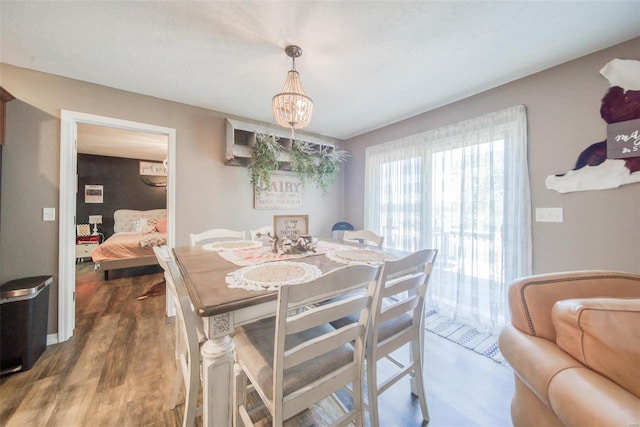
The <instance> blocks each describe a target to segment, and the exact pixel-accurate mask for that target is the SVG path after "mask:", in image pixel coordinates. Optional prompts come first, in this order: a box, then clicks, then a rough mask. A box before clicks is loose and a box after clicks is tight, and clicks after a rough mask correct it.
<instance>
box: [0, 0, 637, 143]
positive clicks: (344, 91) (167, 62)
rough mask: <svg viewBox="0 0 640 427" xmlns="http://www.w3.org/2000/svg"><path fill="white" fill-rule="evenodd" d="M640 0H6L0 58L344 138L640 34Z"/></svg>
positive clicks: (0, 9)
mask: <svg viewBox="0 0 640 427" xmlns="http://www.w3.org/2000/svg"><path fill="white" fill-rule="evenodd" d="M638 22H640V3H639V2H638V1H629V2H626V1H580V2H568V1H551V2H544V1H531V2H530V1H508V2H501V1H438V2H436V1H420V2H418V1H377V2H371V1H359V2H355V1H296V2H293V1H255V2H249V1H225V2H221V1H203V2H197V1H190V2H183V1H162V2H160V1H145V2H102V1H90V2H89V1H86V2H78V1H72V2H69V1H47V2H32V1H19V2H14V1H7V0H2V1H1V2H0V35H1V41H0V61H2V62H4V63H8V64H12V65H16V66H19V67H25V68H30V69H34V70H38V71H44V72H47V73H52V74H57V75H61V76H65V77H69V78H73V79H78V80H83V81H87V82H92V83H97V84H100V85H104V86H109V87H113V88H118V89H123V90H127V91H131V92H136V93H140V94H145V95H150V96H154V97H158V98H163V99H168V100H172V101H177V102H181V103H185V104H189V105H194V106H199V107H204V108H208V109H211V110H216V111H220V112H223V113H225V114H230V115H235V116H240V117H244V118H248V119H252V120H258V121H262V122H267V123H272V122H273V117H272V113H271V98H272V97H273V95H275V94H276V93H278V92H280V90H281V89H282V85H283V83H284V80H285V77H286V73H287V71H288V70H289V68H290V66H291V61H290V59H289V58H288V57H287V56H286V55H285V53H284V47H285V46H286V45H288V44H297V45H299V46H301V47H302V49H303V51H304V54H303V55H302V57H300V58H299V59H298V60H297V61H296V66H297V67H296V68H297V69H298V71H299V72H300V76H301V79H302V82H303V84H304V87H305V90H306V92H307V94H308V95H309V96H310V97H311V98H313V100H314V101H315V109H314V116H313V118H312V121H311V124H310V125H309V126H308V127H307V128H306V129H305V130H306V131H310V132H314V133H318V134H322V135H326V136H330V137H334V138H339V139H347V138H350V137H353V136H356V135H359V134H362V133H365V132H367V131H371V130H374V129H377V128H379V127H382V126H385V125H387V124H390V123H394V122H396V121H399V120H402V119H405V118H408V117H411V116H414V115H416V114H419V113H422V112H425V111H428V110H431V109H434V108H437V107H439V106H442V105H446V104H448V103H451V102H454V101H456V100H459V99H462V98H465V97H468V96H470V95H473V94H476V93H479V92H482V91H484V90H487V89H490V88H493V87H496V86H499V85H501V84H504V83H507V82H510V81H513V80H515V79H518V78H522V77H524V76H527V75H530V74H533V73H536V72H538V71H541V70H544V69H546V68H549V67H552V66H554V65H557V64H560V63H563V62H566V61H569V60H571V59H575V58H578V57H580V56H584V55H586V54H589V53H591V52H594V51H597V50H600V49H603V48H605V47H608V46H611V45H614V44H617V43H620V42H623V41H626V40H629V39H631V38H634V37H637V36H639V35H640V27H639V26H638Z"/></svg>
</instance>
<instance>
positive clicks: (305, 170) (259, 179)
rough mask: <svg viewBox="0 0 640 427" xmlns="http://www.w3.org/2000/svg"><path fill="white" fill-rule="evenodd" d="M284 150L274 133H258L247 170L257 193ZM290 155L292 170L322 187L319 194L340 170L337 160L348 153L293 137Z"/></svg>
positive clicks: (264, 186)
mask: <svg viewBox="0 0 640 427" xmlns="http://www.w3.org/2000/svg"><path fill="white" fill-rule="evenodd" d="M282 151H283V148H282V146H281V145H280V144H279V143H278V138H277V137H276V136H275V135H268V134H262V133H259V134H257V135H256V144H255V146H254V147H253V155H252V158H251V162H250V163H249V165H248V166H247V171H248V173H249V177H250V179H251V185H252V186H253V188H254V189H255V191H256V192H257V193H258V194H260V193H262V192H263V191H265V190H268V189H269V187H270V186H271V172H273V171H274V170H278V169H279V166H280V162H279V161H278V157H279V154H280V152H282ZM287 151H288V153H289V155H290V158H291V171H292V172H293V173H294V174H295V175H296V176H297V177H298V179H299V180H300V183H301V184H302V185H303V187H304V184H305V183H306V182H313V183H314V184H315V186H316V188H318V189H319V190H321V191H322V197H326V196H327V195H328V191H329V186H330V185H331V184H333V182H334V180H335V177H336V174H337V173H338V171H339V170H340V163H342V162H344V161H346V160H347V157H349V153H347V152H346V151H345V150H337V149H335V148H334V147H328V146H320V148H318V145H316V144H312V143H310V142H307V141H300V140H294V141H292V143H291V148H290V149H289V150H287Z"/></svg>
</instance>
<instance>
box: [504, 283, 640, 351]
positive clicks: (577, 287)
mask: <svg viewBox="0 0 640 427" xmlns="http://www.w3.org/2000/svg"><path fill="white" fill-rule="evenodd" d="M592 297H614V298H617V297H622V298H625V297H631V298H634V297H635V298H638V297H640V274H631V273H623V272H618V271H576V272H563V273H551V274H540V275H535V276H529V277H524V278H520V279H517V280H515V281H514V282H512V283H511V285H510V286H509V309H510V311H511V324H512V325H513V326H515V327H516V328H517V329H519V330H520V331H522V332H524V333H527V334H529V335H533V336H537V337H541V338H545V339H548V340H550V341H554V342H555V339H556V331H555V328H554V326H553V323H552V321H551V310H552V308H553V305H554V304H555V303H556V301H560V300H565V299H574V298H592Z"/></svg>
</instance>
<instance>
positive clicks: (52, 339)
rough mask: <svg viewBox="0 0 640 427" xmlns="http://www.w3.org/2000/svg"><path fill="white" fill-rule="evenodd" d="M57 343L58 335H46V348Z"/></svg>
mask: <svg viewBox="0 0 640 427" xmlns="http://www.w3.org/2000/svg"><path fill="white" fill-rule="evenodd" d="M41 336H42V335H41ZM59 342H60V341H59V340H58V334H49V335H47V346H49V345H52V344H58V343H59Z"/></svg>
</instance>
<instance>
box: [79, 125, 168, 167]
mask: <svg viewBox="0 0 640 427" xmlns="http://www.w3.org/2000/svg"><path fill="white" fill-rule="evenodd" d="M77 150H78V153H83V154H93V155H96V156H111V157H125V158H131V159H142V160H155V161H160V162H161V161H164V159H166V158H167V153H168V151H169V140H168V137H167V135H161V134H155V133H146V132H137V131H133V130H126V129H119V128H113V127H107V126H99V125H92V124H87V123H78V146H77Z"/></svg>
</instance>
